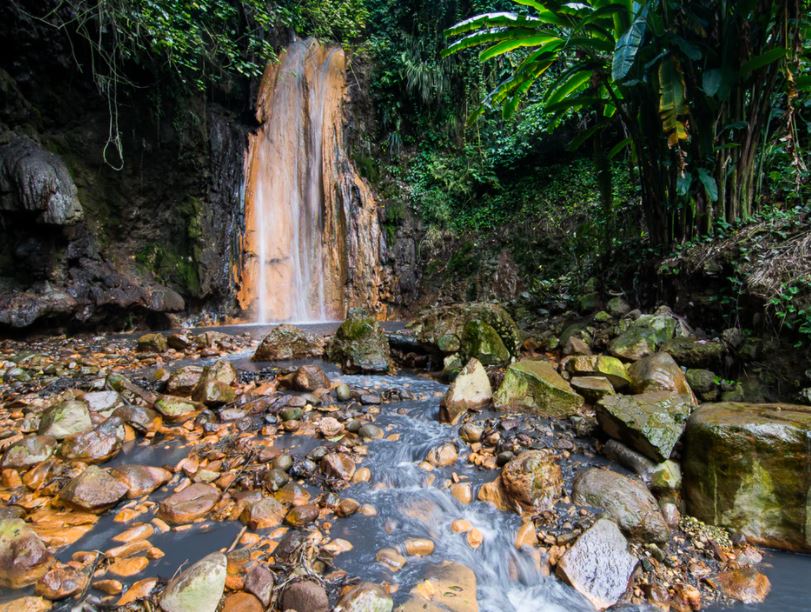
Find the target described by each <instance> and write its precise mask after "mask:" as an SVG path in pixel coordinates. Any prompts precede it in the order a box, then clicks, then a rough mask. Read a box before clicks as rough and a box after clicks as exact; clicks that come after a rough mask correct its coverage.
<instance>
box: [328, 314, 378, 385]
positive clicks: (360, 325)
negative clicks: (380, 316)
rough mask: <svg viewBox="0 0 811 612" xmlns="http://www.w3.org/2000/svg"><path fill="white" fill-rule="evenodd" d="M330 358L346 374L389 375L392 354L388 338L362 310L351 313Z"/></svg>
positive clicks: (333, 340)
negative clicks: (374, 373)
mask: <svg viewBox="0 0 811 612" xmlns="http://www.w3.org/2000/svg"><path fill="white" fill-rule="evenodd" d="M328 356H329V359H330V360H331V361H335V362H337V363H338V364H340V366H341V369H343V371H344V372H387V371H388V370H389V367H390V366H391V352H390V348H389V341H388V339H387V338H386V334H385V333H383V330H382V329H381V328H380V323H378V322H377V321H376V320H375V319H374V318H372V317H371V316H369V315H368V314H367V313H366V311H364V310H362V309H360V308H353V309H351V310H350V311H349V315H348V316H347V318H346V321H344V322H343V323H341V326H340V327H339V328H338V331H337V332H335V337H334V338H333V339H332V342H331V343H330V345H329V351H328Z"/></svg>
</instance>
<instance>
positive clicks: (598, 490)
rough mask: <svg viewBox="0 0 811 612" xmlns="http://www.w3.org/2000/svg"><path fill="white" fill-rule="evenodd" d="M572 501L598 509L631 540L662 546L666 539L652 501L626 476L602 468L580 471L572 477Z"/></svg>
mask: <svg viewBox="0 0 811 612" xmlns="http://www.w3.org/2000/svg"><path fill="white" fill-rule="evenodd" d="M572 500H573V501H574V502H575V503H576V504H580V505H582V506H593V507H595V508H600V509H601V510H603V511H604V512H605V516H606V518H610V519H611V520H612V521H614V522H615V523H617V525H619V527H620V529H622V531H623V533H624V534H625V535H627V536H628V537H629V538H631V539H633V540H637V541H640V542H645V543H647V542H656V543H660V544H663V543H665V542H667V541H668V539H669V538H670V529H669V528H668V526H667V523H666V522H665V519H664V516H662V512H661V510H660V509H659V504H658V503H657V502H656V498H654V497H653V495H651V492H650V491H648V488H647V487H646V486H645V485H644V484H642V483H641V482H640V481H638V480H635V479H633V478H629V477H628V476H623V475H622V474H618V473H617V472H612V471H611V470H607V469H603V468H589V469H587V470H584V471H582V472H580V473H579V474H578V475H577V476H576V477H575V480H574V485H573V487H572Z"/></svg>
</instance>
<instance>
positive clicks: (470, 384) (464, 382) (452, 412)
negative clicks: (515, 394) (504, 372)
mask: <svg viewBox="0 0 811 612" xmlns="http://www.w3.org/2000/svg"><path fill="white" fill-rule="evenodd" d="M492 399H493V388H492V387H491V386H490V379H489V378H488V377H487V371H486V370H485V369H484V367H483V366H482V364H481V363H480V362H479V360H478V359H471V360H470V361H468V363H467V365H466V366H465V367H464V368H463V369H462V371H461V372H459V375H458V376H457V377H456V379H455V380H454V381H453V382H452V383H451V385H450V387H448V392H447V393H446V394H445V399H444V400H443V402H442V416H443V419H444V420H445V421H446V422H448V423H452V424H455V423H456V422H457V421H458V420H459V417H460V416H461V415H462V414H464V413H465V412H466V411H468V410H481V409H482V408H484V407H485V406H486V405H487V404H489V403H490V401H491V400H492Z"/></svg>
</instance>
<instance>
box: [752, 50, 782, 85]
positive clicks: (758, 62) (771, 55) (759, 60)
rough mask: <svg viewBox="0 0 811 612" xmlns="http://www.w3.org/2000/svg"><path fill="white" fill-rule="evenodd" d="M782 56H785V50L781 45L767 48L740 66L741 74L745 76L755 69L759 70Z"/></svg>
mask: <svg viewBox="0 0 811 612" xmlns="http://www.w3.org/2000/svg"><path fill="white" fill-rule="evenodd" d="M784 57H786V50H785V49H784V48H783V47H774V48H773V49H769V50H768V51H766V52H765V53H761V54H760V55H756V56H755V57H753V58H752V59H750V60H749V61H748V62H746V63H745V64H744V65H743V66H741V76H743V78H746V77H748V76H749V75H750V74H751V73H753V72H754V71H755V70H759V69H760V68H763V67H765V66H768V65H769V64H773V63H774V62H776V61H777V60H780V59H783V58H784Z"/></svg>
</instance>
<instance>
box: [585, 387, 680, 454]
mask: <svg viewBox="0 0 811 612" xmlns="http://www.w3.org/2000/svg"><path fill="white" fill-rule="evenodd" d="M596 408H597V420H598V421H599V423H600V427H602V429H603V431H604V432H605V433H607V434H608V435H609V436H611V437H612V438H615V439H616V440H619V441H620V442H623V443H625V444H627V445H628V446H630V447H631V448H633V449H634V450H637V451H639V452H640V453H642V454H643V455H645V456H646V457H648V458H650V459H652V460H653V461H656V462H657V463H659V462H662V461H665V460H667V459H669V458H670V454H671V453H672V452H673V448H674V447H675V446H676V443H677V442H678V441H679V438H681V434H682V432H683V431H684V427H685V425H686V423H687V419H688V417H689V416H690V413H691V412H692V410H693V398H692V397H690V396H689V395H677V394H674V393H671V392H669V391H651V392H648V393H642V394H640V395H609V396H606V397H604V398H603V399H601V400H600V401H599V402H597V406H596Z"/></svg>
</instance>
